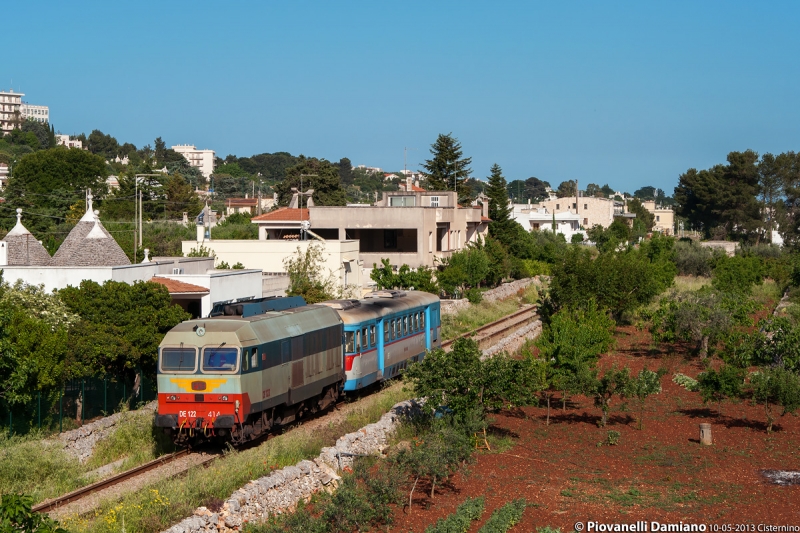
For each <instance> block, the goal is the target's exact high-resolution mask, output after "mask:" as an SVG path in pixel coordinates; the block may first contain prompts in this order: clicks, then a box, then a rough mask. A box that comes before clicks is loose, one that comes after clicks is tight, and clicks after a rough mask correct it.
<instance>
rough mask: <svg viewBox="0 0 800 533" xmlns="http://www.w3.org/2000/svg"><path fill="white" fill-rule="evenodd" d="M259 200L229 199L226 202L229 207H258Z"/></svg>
mask: <svg viewBox="0 0 800 533" xmlns="http://www.w3.org/2000/svg"><path fill="white" fill-rule="evenodd" d="M257 201H258V199H257V198H228V199H227V200H225V205H227V206H239V205H256V203H257Z"/></svg>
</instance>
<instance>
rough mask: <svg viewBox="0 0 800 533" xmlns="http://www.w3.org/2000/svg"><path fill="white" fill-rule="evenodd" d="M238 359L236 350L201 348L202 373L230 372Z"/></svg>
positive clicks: (215, 347) (219, 347)
mask: <svg viewBox="0 0 800 533" xmlns="http://www.w3.org/2000/svg"><path fill="white" fill-rule="evenodd" d="M238 359H239V350H238V349H237V348H223V347H221V346H206V347H205V348H203V372H232V371H235V370H236V366H237V365H236V362H237V360H238Z"/></svg>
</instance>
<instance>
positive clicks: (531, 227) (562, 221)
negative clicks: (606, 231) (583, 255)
mask: <svg viewBox="0 0 800 533" xmlns="http://www.w3.org/2000/svg"><path fill="white" fill-rule="evenodd" d="M511 218H513V219H514V220H515V221H516V222H517V223H519V224H520V225H521V226H522V227H523V228H525V229H526V230H527V231H553V226H555V232H556V233H561V234H562V235H564V238H565V239H566V240H567V242H571V241H572V236H573V235H580V236H581V238H582V239H584V240H585V239H586V232H585V231H584V230H582V229H581V217H580V215H579V214H577V213H573V212H571V211H569V210H566V211H561V212H559V213H553V212H551V211H548V210H547V208H546V207H536V206H531V205H530V204H514V205H513V210H512V212H511Z"/></svg>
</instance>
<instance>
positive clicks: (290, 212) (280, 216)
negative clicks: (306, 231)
mask: <svg viewBox="0 0 800 533" xmlns="http://www.w3.org/2000/svg"><path fill="white" fill-rule="evenodd" d="M250 220H251V221H258V220H276V221H284V220H285V221H292V222H295V221H300V220H308V209H298V208H296V207H294V208H293V207H281V208H280V209H276V210H275V211H270V212H269V213H264V214H263V215H258V216H257V217H253V218H251V219H250Z"/></svg>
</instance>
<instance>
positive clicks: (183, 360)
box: [161, 348, 197, 372]
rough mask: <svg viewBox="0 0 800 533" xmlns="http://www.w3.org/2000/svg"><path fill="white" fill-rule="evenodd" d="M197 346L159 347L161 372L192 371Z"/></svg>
mask: <svg viewBox="0 0 800 533" xmlns="http://www.w3.org/2000/svg"><path fill="white" fill-rule="evenodd" d="M196 368H197V348H161V371H162V372H194V371H195V369H196Z"/></svg>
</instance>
